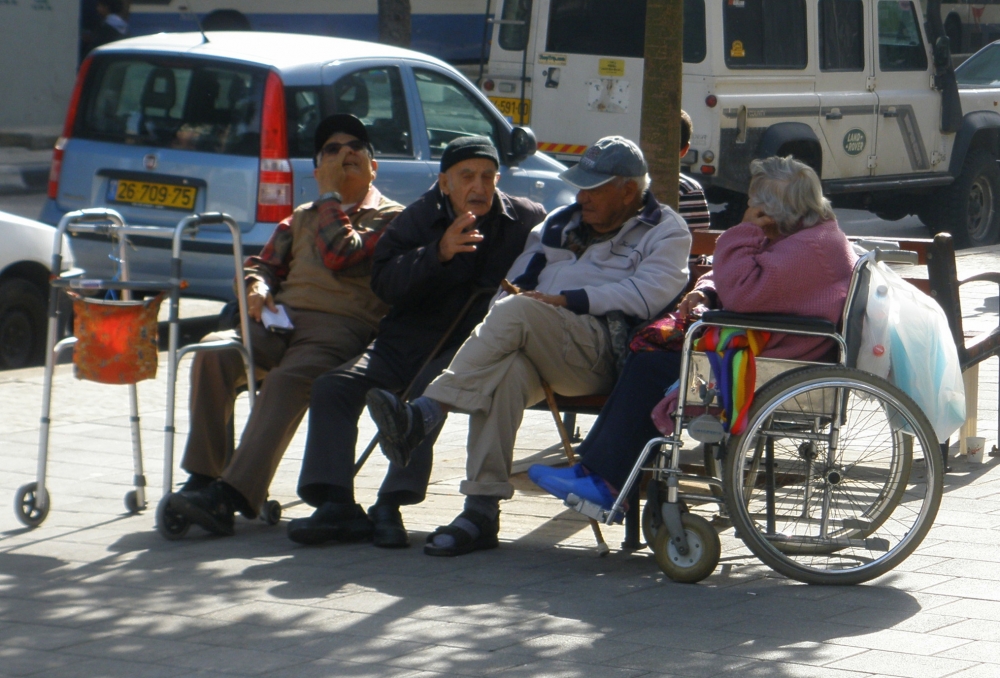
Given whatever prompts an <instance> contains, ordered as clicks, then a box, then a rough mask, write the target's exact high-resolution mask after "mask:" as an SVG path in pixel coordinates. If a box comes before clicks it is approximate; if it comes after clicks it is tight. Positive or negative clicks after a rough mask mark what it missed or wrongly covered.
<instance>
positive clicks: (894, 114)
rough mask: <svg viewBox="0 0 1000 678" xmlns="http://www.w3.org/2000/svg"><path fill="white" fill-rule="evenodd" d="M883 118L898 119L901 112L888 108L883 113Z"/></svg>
mask: <svg viewBox="0 0 1000 678" xmlns="http://www.w3.org/2000/svg"><path fill="white" fill-rule="evenodd" d="M882 117H883V118H898V117H899V112H898V111H897V110H896V109H895V108H888V109H886V110H884V111H882Z"/></svg>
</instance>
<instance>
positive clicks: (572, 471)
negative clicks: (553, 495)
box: [528, 464, 587, 485]
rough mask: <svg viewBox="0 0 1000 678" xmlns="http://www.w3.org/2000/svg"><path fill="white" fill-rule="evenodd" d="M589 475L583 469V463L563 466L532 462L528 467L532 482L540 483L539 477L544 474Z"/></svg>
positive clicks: (564, 475)
mask: <svg viewBox="0 0 1000 678" xmlns="http://www.w3.org/2000/svg"><path fill="white" fill-rule="evenodd" d="M585 475H587V472H586V471H585V470H584V469H583V464H574V465H572V466H561V467H558V468H556V467H552V466H546V465H545V464H532V465H531V466H530V467H529V468H528V478H530V479H531V482H533V483H535V484H536V485H537V484H538V479H539V478H542V477H544V476H552V477H555V478H567V479H572V478H582V477H584V476H585Z"/></svg>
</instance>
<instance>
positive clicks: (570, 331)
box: [424, 296, 614, 499]
mask: <svg viewBox="0 0 1000 678" xmlns="http://www.w3.org/2000/svg"><path fill="white" fill-rule="evenodd" d="M543 380H544V381H546V382H548V383H549V385H550V386H552V388H553V390H555V391H556V392H557V393H560V394H562V395H567V396H579V395H592V394H595V393H608V392H609V391H610V390H611V388H612V386H613V385H614V358H613V357H612V354H611V342H610V338H609V336H608V331H607V328H606V327H605V326H604V324H603V323H602V322H601V321H600V320H598V319H597V318H595V317H594V316H591V315H577V314H575V313H573V312H572V311H569V310H567V309H565V308H558V307H555V306H551V305H549V304H546V303H543V302H541V301H536V300H535V299H531V298H529V297H523V296H513V297H505V298H504V299H501V300H500V301H498V302H497V303H496V304H495V305H494V306H493V308H492V309H491V310H490V312H489V314H488V315H487V316H486V318H485V319H484V320H483V322H482V323H480V325H479V326H478V327H476V329H475V330H474V331H473V333H472V335H471V336H470V337H469V338H468V339H467V340H466V342H465V343H464V344H463V345H462V348H461V349H459V351H458V353H457V354H456V355H455V358H454V360H452V361H451V365H449V366H448V369H447V370H445V371H444V373H443V374H442V375H441V376H440V377H438V378H437V379H435V380H434V381H433V382H431V384H430V385H429V386H428V387H427V390H426V391H425V392H424V395H426V396H428V397H430V398H433V399H435V400H437V401H439V402H441V403H444V404H446V405H449V406H450V407H451V408H452V409H453V410H457V411H461V412H468V413H469V414H470V417H469V442H468V455H469V456H468V461H467V463H466V477H467V479H466V480H464V481H462V485H461V488H460V489H461V492H462V494H466V495H470V494H474V495H486V496H492V497H502V498H505V499H510V498H511V497H512V496H513V495H514V488H513V486H512V485H511V484H510V481H509V478H510V469H511V465H512V463H513V455H514V440H515V437H516V435H517V429H518V427H520V425H521V419H522V418H523V416H524V410H525V409H526V408H527V407H529V406H531V405H534V404H535V403H537V402H539V401H540V400H542V399H543V398H544V397H545V394H544V392H543V391H542V381H543Z"/></svg>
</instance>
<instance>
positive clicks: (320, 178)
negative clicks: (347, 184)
mask: <svg viewBox="0 0 1000 678" xmlns="http://www.w3.org/2000/svg"><path fill="white" fill-rule="evenodd" d="M350 152H351V149H350V148H348V147H347V146H344V147H342V148H341V149H340V151H338V152H337V154H336V155H330V154H324V155H323V160H322V161H321V162H320V164H319V167H317V168H316V183H317V184H318V185H319V194H320V195H323V194H324V193H329V192H330V191H335V192H337V193H341V194H342V193H343V186H344V177H345V176H346V172H345V171H344V158H345V157H347V154H348V153H350Z"/></svg>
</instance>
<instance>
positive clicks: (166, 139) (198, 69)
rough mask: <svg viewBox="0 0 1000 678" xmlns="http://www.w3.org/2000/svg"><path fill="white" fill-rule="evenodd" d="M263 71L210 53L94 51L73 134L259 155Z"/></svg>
mask: <svg viewBox="0 0 1000 678" xmlns="http://www.w3.org/2000/svg"><path fill="white" fill-rule="evenodd" d="M265 76H266V72H265V71H262V70H260V69H245V68H242V67H238V66H231V65H229V64H224V63H216V62H209V61H200V60H199V61H186V60H185V61H176V62H174V61H171V62H170V63H166V62H160V61H159V60H157V59H154V58H147V57H143V56H135V57H132V56H129V57H119V56H117V55H115V56H113V57H108V58H103V59H98V60H97V61H95V64H94V71H93V76H92V78H88V88H87V94H86V100H85V103H84V105H83V115H82V116H81V117H80V119H79V120H78V121H77V129H76V130H75V133H76V134H77V135H78V136H81V137H84V138H89V139H95V140H100V141H111V142H116V143H127V144H142V145H146V146H156V147H160V148H175V149H180V150H191V151H202V152H210V153H227V154H234V155H257V154H258V152H259V150H260V100H261V98H262V96H263V89H264V78H265Z"/></svg>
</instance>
